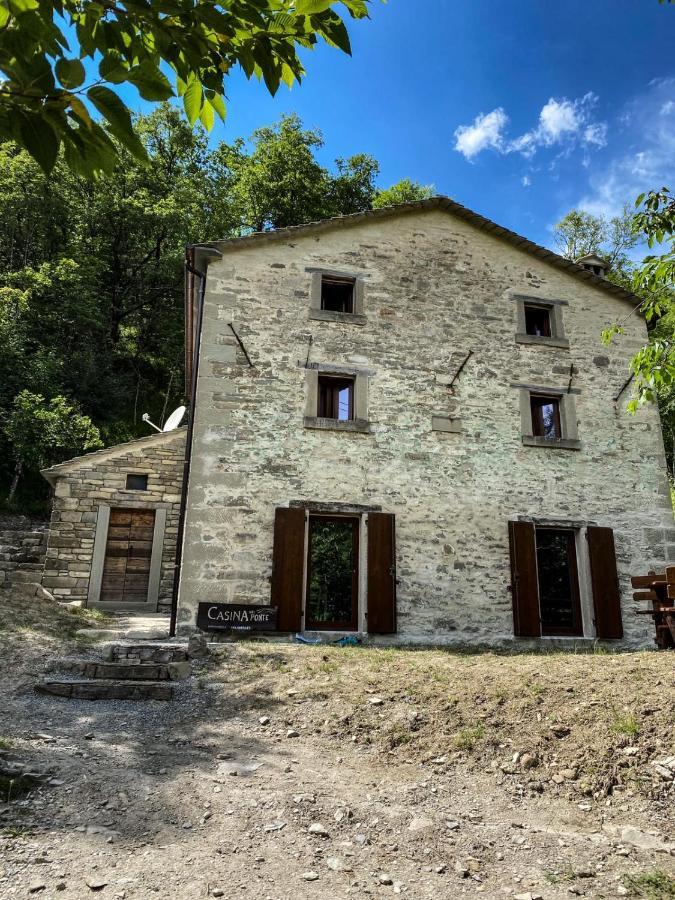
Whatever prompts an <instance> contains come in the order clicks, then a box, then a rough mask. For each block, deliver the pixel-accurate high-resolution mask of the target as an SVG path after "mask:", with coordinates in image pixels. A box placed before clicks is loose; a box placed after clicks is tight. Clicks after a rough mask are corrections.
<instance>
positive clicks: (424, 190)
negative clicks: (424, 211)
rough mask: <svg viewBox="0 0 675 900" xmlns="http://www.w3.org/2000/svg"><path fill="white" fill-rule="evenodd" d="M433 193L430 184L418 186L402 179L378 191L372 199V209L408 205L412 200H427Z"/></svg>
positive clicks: (416, 183)
mask: <svg viewBox="0 0 675 900" xmlns="http://www.w3.org/2000/svg"><path fill="white" fill-rule="evenodd" d="M434 193H435V190H434V187H433V185H431V184H420V183H419V182H417V181H411V180H410V179H409V178H404V179H403V180H402V181H397V182H396V184H392V186H391V187H389V188H385V189H384V190H381V191H378V192H377V193H376V194H375V197H374V198H373V208H374V209H383V208H384V207H385V206H396V205H397V204H399V203H410V202H411V201H413V200H428V199H429V198H430V197H433V196H434Z"/></svg>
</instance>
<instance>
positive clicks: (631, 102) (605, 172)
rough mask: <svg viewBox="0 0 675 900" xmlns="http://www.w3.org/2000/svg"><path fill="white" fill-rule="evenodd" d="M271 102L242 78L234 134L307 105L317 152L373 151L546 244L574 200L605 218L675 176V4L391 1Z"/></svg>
mask: <svg viewBox="0 0 675 900" xmlns="http://www.w3.org/2000/svg"><path fill="white" fill-rule="evenodd" d="M350 33H351V35H352V42H353V49H354V54H353V57H352V58H351V59H350V58H349V57H346V56H344V55H343V54H341V53H340V52H339V51H336V50H332V49H330V48H327V47H323V48H320V49H319V50H317V51H315V52H313V53H310V54H308V55H307V59H306V66H307V76H306V79H305V80H304V82H303V84H302V85H301V86H296V87H294V88H293V90H292V91H288V90H287V89H286V88H281V89H280V91H279V93H278V94H277V96H276V97H275V98H271V97H269V96H268V95H267V93H266V91H265V89H264V87H262V86H261V85H260V84H258V83H257V82H247V81H246V80H245V79H244V78H243V77H241V76H234V77H233V78H231V79H230V83H229V89H228V90H229V117H228V120H227V122H226V124H225V125H222V124H217V125H216V126H215V130H214V138H215V139H216V140H220V139H226V140H232V139H233V138H235V137H237V136H242V135H248V134H250V132H251V131H253V129H255V128H256V127H259V126H261V125H266V124H269V123H271V122H273V121H275V120H276V119H278V118H279V117H280V116H281V114H282V113H288V112H292V111H294V112H297V113H298V114H299V115H300V116H301V118H302V119H303V121H304V123H305V125H306V126H308V127H318V128H320V129H321V130H322V132H323V134H324V138H325V142H326V146H325V148H324V151H323V161H324V162H325V163H326V164H330V163H331V162H332V160H333V159H334V158H335V157H336V156H348V155H350V154H352V153H356V152H361V151H364V152H367V153H371V154H373V155H374V156H375V157H376V158H377V159H378V160H379V162H380V164H381V167H382V172H381V176H380V182H381V184H382V185H383V186H386V185H388V184H390V183H392V182H395V181H397V180H399V179H400V178H404V177H410V178H412V179H414V180H417V181H420V182H423V183H425V184H426V183H432V184H434V185H435V186H436V188H437V190H438V192H439V193H443V194H447V195H449V196H451V197H453V198H454V199H456V200H458V201H459V202H460V203H464V204H465V205H467V206H469V207H471V208H473V209H475V210H477V211H478V212H481V213H483V214H485V215H487V216H489V217H490V218H492V219H495V220H496V221H497V222H499V223H500V224H502V225H505V226H507V227H510V228H513V229H514V230H516V231H519V232H521V233H523V234H525V235H527V236H528V237H530V238H532V239H534V240H536V241H538V242H540V243H544V244H547V245H550V244H551V225H552V224H553V223H554V222H555V221H557V220H558V219H559V218H560V216H561V215H563V214H564V213H565V212H567V211H568V210H569V209H570V208H572V207H575V206H580V205H581V206H583V207H585V208H587V209H589V210H590V211H592V212H596V213H602V214H606V215H611V214H612V213H615V212H617V211H618V210H619V209H620V208H621V206H622V204H623V203H624V202H625V201H632V200H633V199H634V197H635V196H636V195H637V194H638V193H639V192H640V191H642V190H644V189H648V188H650V187H660V186H661V185H662V184H670V185H671V186H672V187H673V188H675V178H673V174H674V170H675V53H673V47H675V4H673V5H669V4H665V5H661V4H659V3H658V0H557V2H556V0H389V3H388V4H387V5H382V4H380V3H379V2H373V4H372V18H371V20H370V21H365V22H357V23H351V25H350Z"/></svg>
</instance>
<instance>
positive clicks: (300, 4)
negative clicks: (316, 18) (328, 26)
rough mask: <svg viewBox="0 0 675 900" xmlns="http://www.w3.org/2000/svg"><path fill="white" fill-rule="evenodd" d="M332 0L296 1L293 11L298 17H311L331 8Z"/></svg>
mask: <svg viewBox="0 0 675 900" xmlns="http://www.w3.org/2000/svg"><path fill="white" fill-rule="evenodd" d="M333 2H334V0H297V3H296V4H295V11H296V13H297V14H298V15H299V16H313V15H314V14H315V13H322V12H325V11H326V10H327V9H330V8H331V5H332V4H333Z"/></svg>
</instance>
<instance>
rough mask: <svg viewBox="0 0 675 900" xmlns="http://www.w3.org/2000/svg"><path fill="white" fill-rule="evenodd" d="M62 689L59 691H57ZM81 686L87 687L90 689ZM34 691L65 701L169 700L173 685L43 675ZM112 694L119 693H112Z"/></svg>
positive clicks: (164, 682) (172, 695) (168, 683)
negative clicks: (46, 676) (45, 676)
mask: <svg viewBox="0 0 675 900" xmlns="http://www.w3.org/2000/svg"><path fill="white" fill-rule="evenodd" d="M59 688H63V690H59ZM82 688H84V689H89V688H90V689H91V692H89V693H88V692H87V690H84V691H82V692H81V693H79V692H80V690H81V689H82ZM34 690H35V691H36V693H38V694H46V695H47V696H53V697H63V698H64V699H66V700H70V699H73V700H138V701H140V700H173V697H174V684H173V683H172V682H170V681H118V680H115V679H112V678H111V679H94V678H72V679H70V678H69V679H66V678H43V679H41V680H40V681H38V682H36V684H35V685H34ZM115 693H118V694H121V695H123V696H117V697H116V696H114V695H115Z"/></svg>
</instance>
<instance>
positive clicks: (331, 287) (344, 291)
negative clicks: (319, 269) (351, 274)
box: [321, 275, 354, 313]
mask: <svg viewBox="0 0 675 900" xmlns="http://www.w3.org/2000/svg"><path fill="white" fill-rule="evenodd" d="M321 309H326V310H329V311H330V312H340V313H353V312H354V279H353V278H336V277H334V276H329V275H324V276H323V277H322V279H321Z"/></svg>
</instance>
